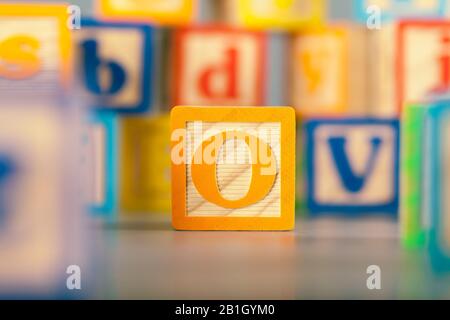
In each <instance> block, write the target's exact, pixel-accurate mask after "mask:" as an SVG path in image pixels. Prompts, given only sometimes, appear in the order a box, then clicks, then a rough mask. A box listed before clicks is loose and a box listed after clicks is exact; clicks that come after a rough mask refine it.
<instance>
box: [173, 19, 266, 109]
mask: <svg viewBox="0 0 450 320" xmlns="http://www.w3.org/2000/svg"><path fill="white" fill-rule="evenodd" d="M266 47H267V36H266V35H264V34H263V33H261V32H252V31H244V30H237V29H232V28H226V27H192V28H182V29H179V30H177V31H175V34H174V50H175V51H174V64H173V70H174V85H173V90H174V99H175V104H184V105H203V106H210V105H233V106H250V105H261V104H262V103H263V100H264V94H265V88H264V85H265V75H266V68H267V66H266V64H267V63H266V51H267V49H266Z"/></svg>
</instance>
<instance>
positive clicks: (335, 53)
mask: <svg viewBox="0 0 450 320" xmlns="http://www.w3.org/2000/svg"><path fill="white" fill-rule="evenodd" d="M347 43H348V37H347V34H346V32H345V30H343V29H338V28H334V29H331V28H330V29H319V30H317V31H307V32H304V33H301V34H299V35H297V36H296V37H295V39H294V44H293V51H292V52H293V57H292V61H293V67H292V71H291V72H292V75H293V76H292V79H293V80H292V89H291V94H292V101H293V105H294V106H295V108H296V109H297V111H298V112H299V113H301V114H303V115H313V114H336V113H344V112H346V111H347V110H348V95H347V90H348V85H349V76H348V70H347V63H348V44H347Z"/></svg>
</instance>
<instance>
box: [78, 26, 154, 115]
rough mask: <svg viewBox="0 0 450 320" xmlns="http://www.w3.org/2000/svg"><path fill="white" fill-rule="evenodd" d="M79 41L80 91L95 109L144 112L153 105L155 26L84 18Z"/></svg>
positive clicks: (88, 103) (79, 31)
mask: <svg viewBox="0 0 450 320" xmlns="http://www.w3.org/2000/svg"><path fill="white" fill-rule="evenodd" d="M74 36H75V40H76V43H77V48H76V49H77V70H78V74H77V75H78V80H79V81H78V86H79V88H78V93H79V94H80V97H81V98H83V99H84V101H85V102H84V103H85V104H86V105H87V106H89V107H91V108H95V109H111V110H114V111H116V112H120V113H142V112H146V111H148V110H149V108H150V107H151V106H152V105H153V102H154V101H153V100H154V99H153V80H154V79H155V75H154V74H153V71H154V65H153V60H154V54H153V53H154V43H153V28H152V27H151V26H149V25H145V24H130V23H128V24H125V23H118V22H100V21H97V20H93V19H83V20H82V28H81V29H80V30H77V31H76V32H74Z"/></svg>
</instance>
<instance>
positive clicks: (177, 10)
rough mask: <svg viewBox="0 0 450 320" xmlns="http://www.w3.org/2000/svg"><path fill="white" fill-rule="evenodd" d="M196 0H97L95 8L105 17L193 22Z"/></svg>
mask: <svg viewBox="0 0 450 320" xmlns="http://www.w3.org/2000/svg"><path fill="white" fill-rule="evenodd" d="M197 5H198V4H197V0H130V1H123V0H97V10H98V12H99V14H100V15H101V16H102V17H104V18H106V19H120V20H124V19H128V20H139V21H145V22H154V23H158V24H164V25H183V24H188V23H191V22H193V20H194V18H195V16H196V9H197Z"/></svg>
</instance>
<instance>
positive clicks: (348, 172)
mask: <svg viewBox="0 0 450 320" xmlns="http://www.w3.org/2000/svg"><path fill="white" fill-rule="evenodd" d="M345 142H346V141H345V138H344V137H333V138H329V139H328V144H329V145H330V148H331V154H332V155H333V159H334V162H335V163H336V168H337V170H338V172H339V175H340V176H341V179H342V183H343V185H344V187H345V188H346V189H347V190H348V191H350V192H358V191H359V190H361V189H362V187H363V186H364V183H365V181H366V179H367V178H368V177H369V176H370V174H371V173H372V171H373V168H374V165H375V159H376V156H377V153H378V150H379V149H380V146H381V139H380V138H372V139H371V140H370V143H371V145H372V147H371V152H370V157H369V161H368V162H367V166H366V168H365V170H364V172H363V174H361V175H355V174H354V173H353V170H352V168H351V166H350V162H349V159H348V157H347V155H346V153H345Z"/></svg>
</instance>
